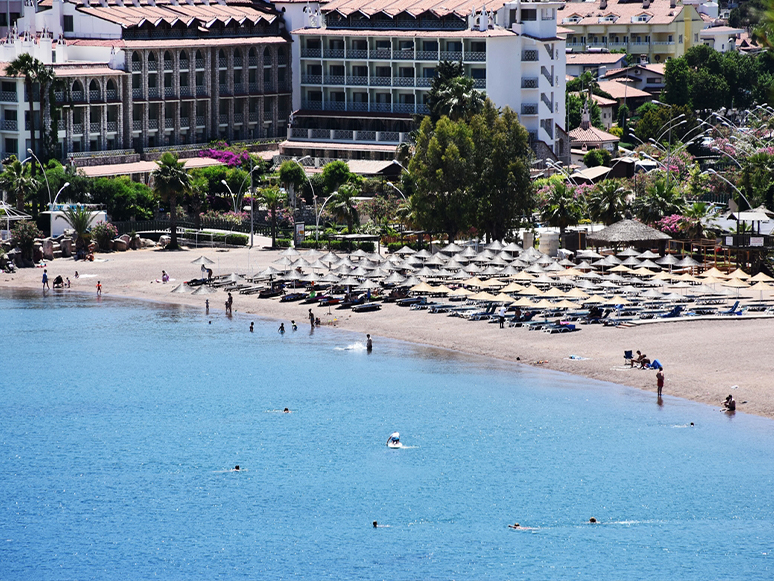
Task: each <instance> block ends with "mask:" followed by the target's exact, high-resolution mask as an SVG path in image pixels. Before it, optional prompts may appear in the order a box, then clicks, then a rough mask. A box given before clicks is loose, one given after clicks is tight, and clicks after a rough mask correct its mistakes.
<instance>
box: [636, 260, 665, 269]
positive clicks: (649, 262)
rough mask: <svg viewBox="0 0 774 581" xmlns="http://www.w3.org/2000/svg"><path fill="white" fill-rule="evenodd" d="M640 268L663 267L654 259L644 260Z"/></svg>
mask: <svg viewBox="0 0 774 581" xmlns="http://www.w3.org/2000/svg"><path fill="white" fill-rule="evenodd" d="M640 268H648V269H650V270H661V267H660V266H659V265H658V264H656V263H655V262H653V261H652V260H643V261H642V262H641V263H640Z"/></svg>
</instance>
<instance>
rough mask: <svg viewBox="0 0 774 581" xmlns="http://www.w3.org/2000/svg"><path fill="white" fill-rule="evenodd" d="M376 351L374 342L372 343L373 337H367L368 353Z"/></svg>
mask: <svg viewBox="0 0 774 581" xmlns="http://www.w3.org/2000/svg"><path fill="white" fill-rule="evenodd" d="M373 350H374V342H373V341H371V335H366V351H368V352H369V353H370V352H371V351H373Z"/></svg>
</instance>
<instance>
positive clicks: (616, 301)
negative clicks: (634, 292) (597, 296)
mask: <svg viewBox="0 0 774 581" xmlns="http://www.w3.org/2000/svg"><path fill="white" fill-rule="evenodd" d="M605 302H606V303H607V304H608V305H628V304H630V303H629V301H627V300H626V299H625V298H624V297H622V296H620V295H615V296H612V297H610V298H609V299H607V301H605Z"/></svg>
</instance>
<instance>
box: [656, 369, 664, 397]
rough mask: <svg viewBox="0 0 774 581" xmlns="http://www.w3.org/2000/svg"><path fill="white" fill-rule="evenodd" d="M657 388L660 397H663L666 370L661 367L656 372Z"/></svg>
mask: <svg viewBox="0 0 774 581" xmlns="http://www.w3.org/2000/svg"><path fill="white" fill-rule="evenodd" d="M656 387H657V388H658V397H661V390H662V389H664V368H663V367H660V368H659V370H658V371H657V372H656Z"/></svg>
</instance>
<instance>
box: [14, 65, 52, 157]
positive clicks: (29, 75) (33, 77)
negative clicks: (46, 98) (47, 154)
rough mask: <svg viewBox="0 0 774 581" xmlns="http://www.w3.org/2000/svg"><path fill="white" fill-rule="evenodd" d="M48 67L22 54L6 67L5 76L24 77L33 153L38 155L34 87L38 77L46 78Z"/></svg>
mask: <svg viewBox="0 0 774 581" xmlns="http://www.w3.org/2000/svg"><path fill="white" fill-rule="evenodd" d="M46 71H47V67H46V65H44V64H43V63H42V62H41V61H39V60H38V59H36V58H35V57H33V56H32V55H30V54H29V53H26V52H25V53H22V54H20V55H19V56H18V57H16V58H15V59H14V60H12V61H11V62H10V63H8V65H7V66H6V67H5V74H6V75H7V76H9V77H24V87H25V89H26V90H27V104H28V105H29V110H30V141H31V143H32V151H34V152H35V153H36V154H37V153H38V147H37V136H36V134H35V131H36V130H35V115H34V112H35V94H34V92H33V90H32V89H33V85H34V84H35V83H37V82H38V77H44V76H46V74H47V73H46Z"/></svg>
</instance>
